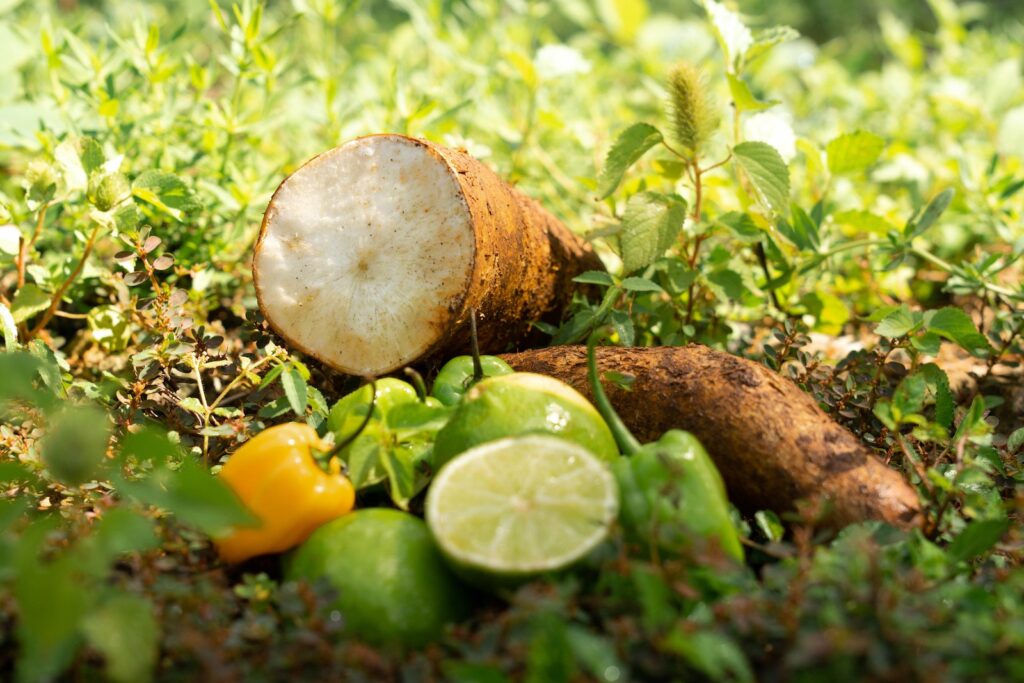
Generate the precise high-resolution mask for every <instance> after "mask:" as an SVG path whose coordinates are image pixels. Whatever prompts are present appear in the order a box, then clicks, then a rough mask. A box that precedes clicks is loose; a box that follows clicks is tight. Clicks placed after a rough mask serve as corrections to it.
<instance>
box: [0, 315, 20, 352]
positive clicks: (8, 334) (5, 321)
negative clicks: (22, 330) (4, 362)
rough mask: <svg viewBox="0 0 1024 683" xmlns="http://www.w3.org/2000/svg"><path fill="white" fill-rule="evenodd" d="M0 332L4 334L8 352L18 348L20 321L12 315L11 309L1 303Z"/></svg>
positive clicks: (5, 347) (5, 346)
mask: <svg viewBox="0 0 1024 683" xmlns="http://www.w3.org/2000/svg"><path fill="white" fill-rule="evenodd" d="M0 333H3V335H4V350H5V351H7V353H11V352H12V351H14V350H16V349H17V348H18V323H16V322H15V321H14V316H12V315H11V309H9V308H7V306H4V305H3V304H0Z"/></svg>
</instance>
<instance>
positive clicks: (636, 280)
mask: <svg viewBox="0 0 1024 683" xmlns="http://www.w3.org/2000/svg"><path fill="white" fill-rule="evenodd" d="M622 288H623V289H624V290H626V291H627V292H664V291H665V290H664V289H662V288H661V287H660V286H659V285H658V283H656V282H651V281H650V280H647V279H646V278H642V277H627V278H626V279H625V280H623V281H622Z"/></svg>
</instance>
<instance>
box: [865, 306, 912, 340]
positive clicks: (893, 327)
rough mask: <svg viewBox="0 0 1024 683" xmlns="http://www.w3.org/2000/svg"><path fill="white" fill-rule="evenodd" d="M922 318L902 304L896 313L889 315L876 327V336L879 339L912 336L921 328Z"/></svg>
mask: <svg viewBox="0 0 1024 683" xmlns="http://www.w3.org/2000/svg"><path fill="white" fill-rule="evenodd" d="M921 323H922V316H921V314H920V313H918V312H916V311H911V310H910V307H909V306H907V305H906V304H902V305H901V306H900V307H899V308H897V309H896V310H895V311H893V312H891V313H889V314H888V315H886V316H885V317H884V318H882V321H881V322H880V323H878V325H876V326H875V334H877V335H878V336H879V337H889V338H896V337H902V336H904V335H906V334H910V333H911V332H913V331H914V330H916V329H917V328H918V327H920V326H921Z"/></svg>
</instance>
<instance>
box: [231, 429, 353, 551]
mask: <svg viewBox="0 0 1024 683" xmlns="http://www.w3.org/2000/svg"><path fill="white" fill-rule="evenodd" d="M328 447H329V445H328V444H326V443H324V442H323V441H321V439H320V438H319V437H318V436H317V434H316V430H314V429H313V428H312V427H310V426H309V425H306V424H300V423H296V422H291V423H288V424H282V425H277V426H275V427H270V428H269V429H266V430H264V431H262V432H260V433H259V434H257V435H256V436H254V437H253V438H252V439H250V440H249V441H247V442H246V443H244V444H242V447H241V448H239V449H238V450H237V451H235V453H234V454H233V455H232V456H231V458H230V459H229V460H228V462H227V464H225V465H224V467H222V468H221V470H220V478H221V479H222V480H223V481H224V482H225V483H226V484H227V485H228V486H230V487H231V489H232V490H234V492H235V494H236V495H238V497H239V498H240V499H241V501H242V502H243V503H244V504H245V506H246V507H247V508H249V511H250V512H252V513H253V514H254V515H255V516H256V517H258V518H259V520H260V526H258V527H236V528H234V529H233V530H232V532H231V533H230V534H228V535H226V536H223V537H220V538H216V539H214V542H215V543H216V545H217V550H218V551H219V552H220V556H221V557H222V558H223V559H224V560H225V561H226V562H230V563H235V562H241V561H243V560H247V559H249V558H250V557H255V556H256V555H264V554H266V553H280V552H284V551H285V550H288V549H290V548H293V547H295V546H297V545H298V544H300V543H302V542H303V541H305V540H306V538H308V537H309V535H310V534H311V533H313V531H315V530H316V529H317V528H318V527H319V526H321V525H323V524H325V523H326V522H329V521H331V520H332V519H334V518H335V517H340V516H341V515H344V514H345V513H346V512H348V511H350V510H351V509H352V505H353V503H354V502H355V491H354V490H353V488H352V484H351V483H350V482H349V480H348V479H347V478H346V477H345V476H344V475H342V474H341V473H340V464H339V462H338V460H337V458H332V459H331V461H330V468H331V472H330V474H328V473H327V472H324V471H323V469H321V468H320V466H319V465H318V464H317V462H316V460H314V459H313V454H312V453H311V452H310V448H317V449H321V450H327V448H328Z"/></svg>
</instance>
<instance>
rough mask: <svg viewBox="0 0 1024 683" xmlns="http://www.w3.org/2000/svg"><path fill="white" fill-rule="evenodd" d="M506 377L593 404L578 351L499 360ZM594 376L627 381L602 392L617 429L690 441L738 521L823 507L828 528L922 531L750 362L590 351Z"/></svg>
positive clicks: (870, 470)
mask: <svg viewBox="0 0 1024 683" xmlns="http://www.w3.org/2000/svg"><path fill="white" fill-rule="evenodd" d="M502 357H503V358H504V360H505V361H506V362H507V363H508V364H509V365H511V366H512V367H513V368H514V369H516V370H519V371H525V372H536V373H540V374H545V375H550V376H552V377H555V378H557V379H560V380H562V381H564V382H566V383H567V384H569V385H571V386H573V387H575V388H576V389H577V390H579V391H580V392H581V393H583V394H584V395H586V396H587V397H588V398H592V396H593V394H592V392H591V391H590V386H589V382H588V381H587V354H586V348H585V347H583V346H561V347H551V348H547V349H538V350H534V351H524V352H522V353H515V354H507V355H505V356H502ZM597 363H598V368H599V369H600V371H601V372H619V373H626V374H629V375H632V376H634V377H635V378H636V379H635V382H634V383H633V385H632V387H631V390H630V391H625V390H623V389H621V388H618V387H607V391H608V395H609V398H610V399H611V402H612V404H613V405H614V406H615V409H616V411H617V412H618V413H619V414H620V415H621V417H622V420H623V422H625V424H626V426H628V427H629V429H630V430H631V431H633V433H634V434H636V436H637V437H638V438H639V439H640V440H641V441H644V442H647V441H653V440H655V439H657V438H658V437H660V436H661V435H662V433H664V432H666V431H668V430H669V429H673V428H677V429H685V430H687V431H689V432H691V433H693V434H694V435H695V436H696V437H697V438H698V439H699V440H700V441H701V442H702V443H703V444H704V446H705V447H706V448H707V450H708V452H709V453H710V454H711V457H712V458H713V459H714V461H715V464H716V465H717V466H718V469H719V470H720V472H721V473H722V478H723V479H724V480H725V484H726V488H727V489H728V492H729V497H730V499H731V500H732V501H733V502H734V503H736V505H737V506H738V507H740V508H741V509H744V510H747V511H753V510H759V509H770V510H776V511H785V510H789V509H792V507H793V504H794V503H795V502H796V501H797V500H798V499H801V498H816V497H823V498H825V499H826V500H827V501H828V503H829V511H830V512H829V518H828V521H829V523H830V524H832V525H834V526H837V527H839V526H845V525H846V524H850V523H853V522H858V521H863V520H868V519H879V520H883V521H885V522H888V523H890V524H892V525H895V526H899V527H911V526H915V525H919V524H920V522H921V510H920V504H919V501H918V498H917V494H916V493H915V492H914V490H913V488H911V487H910V485H909V484H908V483H907V482H906V480H905V479H904V478H903V476H902V475H901V474H900V473H899V472H897V471H896V470H894V469H892V468H890V467H888V466H886V465H885V464H884V463H883V462H882V461H881V460H879V459H878V458H876V457H875V456H873V455H872V454H871V453H869V452H868V450H867V448H865V447H864V445H863V444H862V443H861V442H860V441H859V440H858V439H857V438H856V437H855V436H854V435H853V434H851V433H850V432H849V431H847V430H846V429H844V428H843V427H841V426H840V425H838V424H836V423H835V422H834V421H832V420H831V419H830V418H829V417H828V416H827V415H826V414H825V413H824V412H823V411H822V410H821V409H820V408H819V407H818V406H817V404H815V402H814V399H812V398H811V397H810V396H809V395H808V394H806V393H805V392H803V391H801V390H800V388H799V387H797V386H796V385H795V384H793V383H792V382H790V381H789V380H787V379H784V378H782V377H780V376H779V375H777V374H776V373H774V372H772V371H771V370H769V369H768V368H766V367H764V366H762V365H760V364H758V363H754V362H752V361H749V360H746V359H743V358H738V357H736V356H733V355H730V354H727V353H722V352H720V351H715V350H712V349H709V348H707V347H704V346H698V345H691V346H681V347H680V346H673V347H657V348H615V347H605V348H599V349H597Z"/></svg>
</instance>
